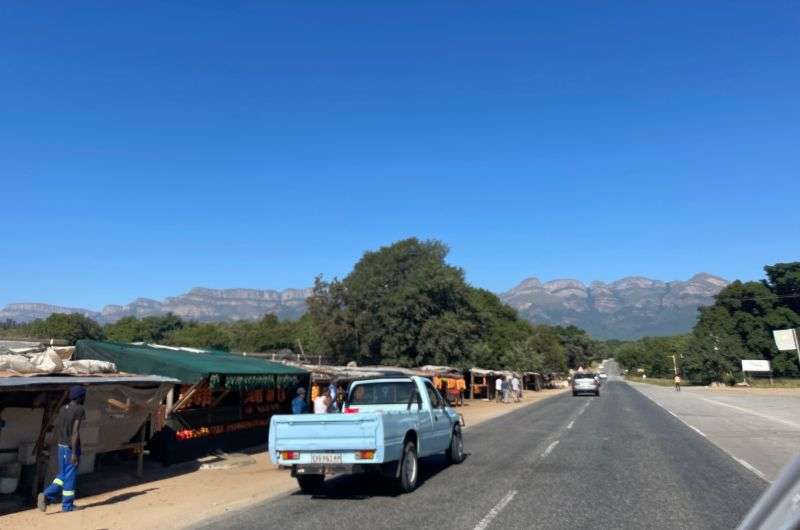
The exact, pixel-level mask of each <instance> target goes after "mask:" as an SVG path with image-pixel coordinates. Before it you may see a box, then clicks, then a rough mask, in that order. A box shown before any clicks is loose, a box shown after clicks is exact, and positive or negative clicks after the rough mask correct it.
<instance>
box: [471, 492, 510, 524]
mask: <svg viewBox="0 0 800 530" xmlns="http://www.w3.org/2000/svg"><path fill="white" fill-rule="evenodd" d="M516 494H517V490H511V491H509V492H508V493H506V496H505V497H503V498H502V499H500V502H498V503H497V504H495V505H494V507H493V508H492V509H491V510H489V513H487V514H486V515H485V516H484V518H483V519H481V520H480V521H478V524H476V525H475V530H486V528H487V527H488V526H489V523H491V522H492V521H493V520H494V518H495V517H497V516H498V515H499V514H500V512H501V511H503V508H505V507H506V506H507V505H508V503H509V502H511V500H512V499H513V498H514V497H515V496H516Z"/></svg>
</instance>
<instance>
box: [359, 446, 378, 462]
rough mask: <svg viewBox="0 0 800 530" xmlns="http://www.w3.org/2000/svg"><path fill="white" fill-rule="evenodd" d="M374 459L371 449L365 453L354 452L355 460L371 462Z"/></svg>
mask: <svg viewBox="0 0 800 530" xmlns="http://www.w3.org/2000/svg"><path fill="white" fill-rule="evenodd" d="M374 457H375V451H374V450H372V449H369V450H365V451H356V458H358V459H359V460H372V459H373V458H374Z"/></svg>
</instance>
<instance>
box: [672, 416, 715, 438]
mask: <svg viewBox="0 0 800 530" xmlns="http://www.w3.org/2000/svg"><path fill="white" fill-rule="evenodd" d="M673 416H675V415H674V414H673ZM675 417H676V418H677V416H675ZM678 419H680V418H678ZM686 425H689V424H688V423H687V424H686ZM689 427H691V428H692V429H693V430H694V432H696V433H697V434H699V435H700V436H702V437H703V438H708V437H707V436H706V435H705V433H704V432H703V431H701V430H700V429H698V428H697V427H695V426H694V425H689Z"/></svg>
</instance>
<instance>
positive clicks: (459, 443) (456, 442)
mask: <svg viewBox="0 0 800 530" xmlns="http://www.w3.org/2000/svg"><path fill="white" fill-rule="evenodd" d="M447 459H448V460H449V461H450V463H451V464H460V463H461V462H463V461H464V439H463V438H462V437H461V429H460V428H459V427H458V426H456V427H455V428H454V429H453V436H451V437H450V448H449V449H448V450H447Z"/></svg>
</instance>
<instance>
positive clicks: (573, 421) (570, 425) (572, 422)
mask: <svg viewBox="0 0 800 530" xmlns="http://www.w3.org/2000/svg"><path fill="white" fill-rule="evenodd" d="M573 425H575V420H572V421H571V422H569V424H568V425H567V429H571V428H572V426H573Z"/></svg>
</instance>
